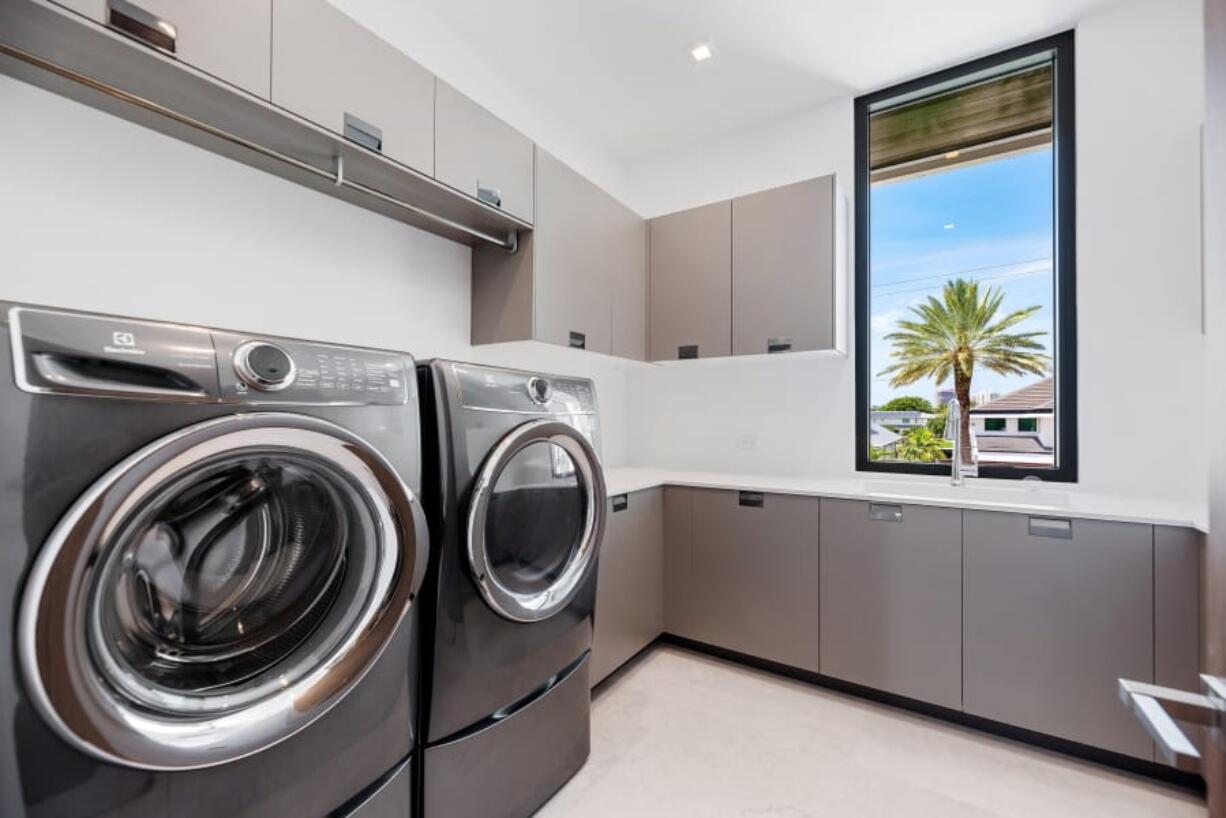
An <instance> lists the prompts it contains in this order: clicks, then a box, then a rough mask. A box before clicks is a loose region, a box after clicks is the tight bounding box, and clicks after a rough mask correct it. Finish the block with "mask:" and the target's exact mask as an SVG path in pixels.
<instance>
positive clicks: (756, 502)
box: [737, 491, 766, 508]
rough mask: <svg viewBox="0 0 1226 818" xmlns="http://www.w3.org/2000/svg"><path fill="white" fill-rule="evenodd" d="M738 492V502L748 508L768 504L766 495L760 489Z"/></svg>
mask: <svg viewBox="0 0 1226 818" xmlns="http://www.w3.org/2000/svg"><path fill="white" fill-rule="evenodd" d="M737 494H738V495H739V496H738V497H737V502H739V503H740V504H741V505H743V506H745V507H746V508H762V507H763V506H764V505H766V495H765V494H763V493H762V492H760V491H741V492H737Z"/></svg>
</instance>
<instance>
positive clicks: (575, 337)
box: [570, 331, 587, 349]
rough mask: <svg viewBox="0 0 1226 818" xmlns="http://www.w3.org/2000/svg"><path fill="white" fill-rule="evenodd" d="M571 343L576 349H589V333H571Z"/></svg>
mask: <svg viewBox="0 0 1226 818" xmlns="http://www.w3.org/2000/svg"><path fill="white" fill-rule="evenodd" d="M570 345H571V346H572V347H573V348H575V349H587V335H585V334H584V333H582V332H574V331H572V332H571V333H570Z"/></svg>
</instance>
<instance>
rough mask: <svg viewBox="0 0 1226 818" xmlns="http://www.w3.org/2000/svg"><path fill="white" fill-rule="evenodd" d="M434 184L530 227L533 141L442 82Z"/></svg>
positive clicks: (438, 94)
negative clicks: (515, 218)
mask: <svg viewBox="0 0 1226 818" xmlns="http://www.w3.org/2000/svg"><path fill="white" fill-rule="evenodd" d="M434 105H435V108H434V116H435V128H436V129H437V138H436V139H435V151H436V155H435V174H434V175H435V178H436V179H438V180H439V181H440V182H442V183H443V184H445V185H450V186H451V187H453V188H455V189H456V190H459V191H461V192H463V193H466V194H468V195H469V196H472V197H473V198H474V199H480V200H481V201H483V202H485V203H486V204H489V205H491V206H494V207H497V208H499V209H501V210H505V211H506V212H507V213H510V214H511V215H512V216H518V217H519V218H521V219H523V220H524V221H527V222H531V221H532V210H533V208H532V140H530V139H528V137H526V136H524V135H523V134H521V133H520V132H519V131H517V130H515V129H514V128H512V127H511V126H510V125H508V124H507V123H505V122H503V121H502V120H501V119H499V118H498V117H496V116H494V115H493V114H491V113H490V112H489V111H487V110H485V109H484V108H482V107H481V106H480V105H478V104H477V103H475V102H473V101H472V100H471V99H469V98H468V97H466V96H464V95H463V94H461V93H460V92H459V91H457V90H456V89H454V88H452V87H451V86H450V85H448V84H447V83H445V82H443V81H442V80H438V89H437V92H436V97H435V103H434Z"/></svg>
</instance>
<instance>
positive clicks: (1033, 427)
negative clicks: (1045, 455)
mask: <svg viewBox="0 0 1226 818" xmlns="http://www.w3.org/2000/svg"><path fill="white" fill-rule="evenodd" d="M1023 423H1024V424H1026V426H1028V427H1030V428H1027V429H1023V428H1022V424H1023ZM1017 430H1018V432H1019V433H1022V432H1024V433H1026V434H1038V432H1039V419H1038V418H1018V419H1017Z"/></svg>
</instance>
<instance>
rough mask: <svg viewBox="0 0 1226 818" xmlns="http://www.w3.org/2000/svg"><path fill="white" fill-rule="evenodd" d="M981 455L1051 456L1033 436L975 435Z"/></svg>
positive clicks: (1048, 449)
mask: <svg viewBox="0 0 1226 818" xmlns="http://www.w3.org/2000/svg"><path fill="white" fill-rule="evenodd" d="M975 441H976V442H977V443H978V444H979V451H980V453H981V454H1004V453H1006V452H1008V453H1009V454H1051V449H1050V448H1048V447H1047V446H1044V445H1043V444H1042V442H1040V441H1039V439H1038V438H1037V437H1035V436H1033V435H976V436H975Z"/></svg>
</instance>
